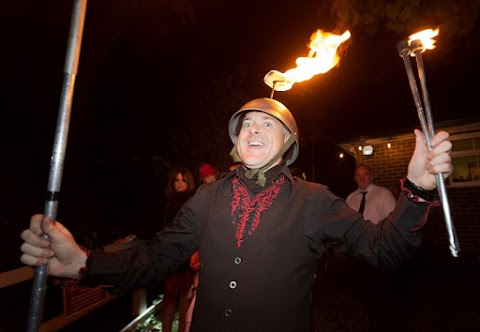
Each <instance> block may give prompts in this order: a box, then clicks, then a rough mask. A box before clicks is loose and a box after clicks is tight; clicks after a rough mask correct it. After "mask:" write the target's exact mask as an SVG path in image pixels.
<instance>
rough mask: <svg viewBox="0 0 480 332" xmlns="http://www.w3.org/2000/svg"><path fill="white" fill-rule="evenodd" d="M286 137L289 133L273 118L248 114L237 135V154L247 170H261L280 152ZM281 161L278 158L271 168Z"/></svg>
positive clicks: (264, 114) (259, 113)
mask: <svg viewBox="0 0 480 332" xmlns="http://www.w3.org/2000/svg"><path fill="white" fill-rule="evenodd" d="M288 137H289V133H288V132H287V131H286V129H285V127H284V126H283V124H282V123H281V122H280V121H278V120H277V119H276V118H274V117H273V116H271V115H269V114H266V113H263V112H255V111H254V112H248V113H247V114H246V115H245V118H244V119H243V122H242V128H241V129H240V133H239V134H238V140H237V149H238V154H239V156H240V158H242V161H243V163H244V164H245V166H247V167H248V168H251V169H258V168H262V167H263V166H265V165H266V164H268V162H269V161H270V160H272V158H273V157H274V156H275V155H276V154H277V153H278V151H280V149H281V148H282V147H283V144H284V143H285V141H286V140H287V139H288ZM281 160H282V158H281V157H280V158H279V159H278V160H277V161H275V163H274V164H273V165H272V167H273V166H275V165H278V164H279V163H280V162H281Z"/></svg>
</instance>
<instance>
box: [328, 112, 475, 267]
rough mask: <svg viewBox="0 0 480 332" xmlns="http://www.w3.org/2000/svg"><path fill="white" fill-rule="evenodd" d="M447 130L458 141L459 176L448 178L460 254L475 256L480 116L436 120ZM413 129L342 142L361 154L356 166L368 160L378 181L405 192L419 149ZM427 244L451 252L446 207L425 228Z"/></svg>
mask: <svg viewBox="0 0 480 332" xmlns="http://www.w3.org/2000/svg"><path fill="white" fill-rule="evenodd" d="M435 126H436V128H435V129H436V131H440V130H446V131H448V132H449V133H450V139H451V141H452V143H453V148H452V153H451V156H452V160H453V165H454V168H455V170H454V172H453V174H452V175H451V176H450V177H449V178H448V179H446V180H445V187H446V191H447V196H448V201H449V206H450V210H451V215H452V221H453V225H454V230H455V231H456V235H457V239H458V242H459V248H460V256H464V257H465V256H466V257H475V258H477V259H478V256H479V252H480V117H475V118H468V119H462V120H455V121H450V122H445V123H439V124H436V125H435ZM414 144H415V136H414V134H413V128H412V129H411V130H404V131H400V132H398V133H395V134H393V133H389V134H386V135H385V134H379V135H375V136H369V137H366V136H365V137H364V136H361V137H355V138H352V139H350V140H348V141H344V142H339V143H336V145H337V147H340V148H341V149H342V150H344V152H345V153H348V154H350V155H353V156H354V157H355V161H356V164H367V165H369V166H370V167H371V168H372V170H373V172H374V173H375V183H376V184H378V185H381V186H385V187H387V188H389V189H390V190H391V191H392V192H393V194H394V195H395V196H398V194H399V191H400V189H399V185H398V179H401V178H403V177H404V176H405V175H406V174H407V167H408V162H409V160H410V157H411V155H412V152H413V150H414ZM424 234H425V247H426V248H428V249H429V250H431V251H434V252H436V253H438V252H444V251H446V252H447V253H450V250H449V244H450V241H451V239H450V237H449V234H448V232H447V225H446V223H445V217H444V213H443V209H442V208H437V209H435V210H434V211H433V213H432V214H431V218H430V219H429V221H428V223H427V224H426V226H425V227H424Z"/></svg>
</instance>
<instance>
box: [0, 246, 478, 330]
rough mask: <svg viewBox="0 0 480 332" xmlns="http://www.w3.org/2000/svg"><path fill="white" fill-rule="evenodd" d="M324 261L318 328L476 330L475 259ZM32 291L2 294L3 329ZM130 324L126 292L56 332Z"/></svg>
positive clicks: (21, 320) (13, 324)
mask: <svg viewBox="0 0 480 332" xmlns="http://www.w3.org/2000/svg"><path fill="white" fill-rule="evenodd" d="M323 263H324V262H322V263H321V264H320V265H319V269H318V272H317V281H316V283H315V291H314V306H313V310H314V326H315V329H316V331H321V332H329V331H336V332H338V331H345V332H347V331H356V332H357V331H360V332H361V331H365V332H367V331H405V332H410V331H415V332H416V331H432V332H433V331H435V332H437V331H438V332H444V331H445V332H458V331H459V332H464V331H465V332H467V331H468V332H469V331H480V306H479V305H478V301H479V299H480V287H479V280H480V278H479V277H480V268H479V267H480V264H479V261H478V256H471V257H469V256H461V257H458V258H453V257H451V256H449V255H448V253H445V252H443V253H442V254H439V253H438V252H435V255H433V253H432V252H430V251H428V250H421V251H420V252H419V254H418V255H417V256H415V257H414V258H413V259H412V260H411V261H409V262H408V264H406V265H405V266H402V267H401V268H398V269H396V270H381V269H373V268H370V267H366V266H364V265H362V264H358V263H355V262H352V261H351V260H350V259H349V258H346V257H344V256H340V255H336V254H335V255H334V256H333V260H331V261H329V262H328V266H327V268H325V267H324V264H323ZM30 291H31V283H30V282H24V283H22V284H19V285H16V286H11V287H8V288H4V289H0V299H1V301H0V303H1V306H0V312H1V324H0V331H2V332H7V331H8V332H11V331H25V328H24V326H25V322H26V319H27V316H28V303H29V297H30ZM52 297H56V295H55V290H52V289H51V288H49V293H47V302H46V303H47V307H46V311H49V310H50V311H52V310H53V311H54V309H53V308H54V307H59V308H61V303H54V302H56V301H52ZM48 298H49V300H48ZM10 300H12V301H10ZM13 300H15V301H13ZM57 302H58V301H57ZM60 310H61V309H60ZM59 313H60V312H57V314H59ZM132 319H133V317H131V301H130V296H128V295H124V296H121V297H119V298H117V299H115V300H113V301H112V302H110V303H108V304H106V305H105V306H103V307H102V308H100V309H98V310H96V311H94V312H93V313H91V314H90V315H88V316H86V317H84V318H82V319H80V320H78V321H77V322H75V323H73V324H71V325H70V326H68V327H66V328H64V329H62V330H61V332H80V331H82V332H83V331H87V330H92V331H103V332H118V331H120V330H121V329H122V328H123V327H125V326H126V325H127V324H128V323H129V322H130V321H131V320H132Z"/></svg>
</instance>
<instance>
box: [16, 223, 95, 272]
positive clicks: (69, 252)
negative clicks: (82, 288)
mask: <svg viewBox="0 0 480 332" xmlns="http://www.w3.org/2000/svg"><path fill="white" fill-rule="evenodd" d="M43 233H45V234H46V235H47V238H45V237H43V236H42V234H43ZM20 237H21V238H22V240H23V241H25V242H24V243H23V244H22V245H21V247H20V250H21V251H22V253H23V254H22V256H21V257H20V261H21V262H22V263H24V264H27V265H30V266H41V265H45V264H47V263H48V273H49V274H50V275H52V276H57V277H65V278H72V279H78V277H79V271H80V269H81V268H82V267H84V266H85V263H86V260H87V255H86V253H85V252H84V251H83V250H82V249H81V248H80V247H79V245H78V244H77V243H76V242H75V239H74V238H73V236H72V234H71V233H70V232H69V231H68V229H66V228H65V227H64V226H63V225H62V224H60V223H59V222H58V221H57V222H56V223H54V224H52V222H51V221H50V219H49V218H48V217H44V216H43V215H41V214H37V215H34V216H33V217H32V218H31V220H30V228H28V229H26V230H24V231H23V232H22V234H21V236H20Z"/></svg>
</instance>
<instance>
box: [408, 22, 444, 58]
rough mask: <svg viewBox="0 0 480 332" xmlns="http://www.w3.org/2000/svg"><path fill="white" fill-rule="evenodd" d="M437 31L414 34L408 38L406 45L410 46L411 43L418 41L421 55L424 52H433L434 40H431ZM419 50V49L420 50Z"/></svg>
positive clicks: (430, 30)
mask: <svg viewBox="0 0 480 332" xmlns="http://www.w3.org/2000/svg"><path fill="white" fill-rule="evenodd" d="M439 31H440V30H439V29H435V30H432V29H427V30H423V31H420V32H417V33H414V34H413V35H411V36H410V37H408V45H409V46H411V45H412V43H413V42H414V41H416V40H419V41H420V43H421V47H420V48H421V49H422V51H421V52H422V53H423V52H425V51H426V50H433V49H434V48H435V45H434V44H435V42H436V40H434V39H433V37H436V36H438V33H439ZM420 48H419V49H420ZM412 56H415V54H412Z"/></svg>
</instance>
